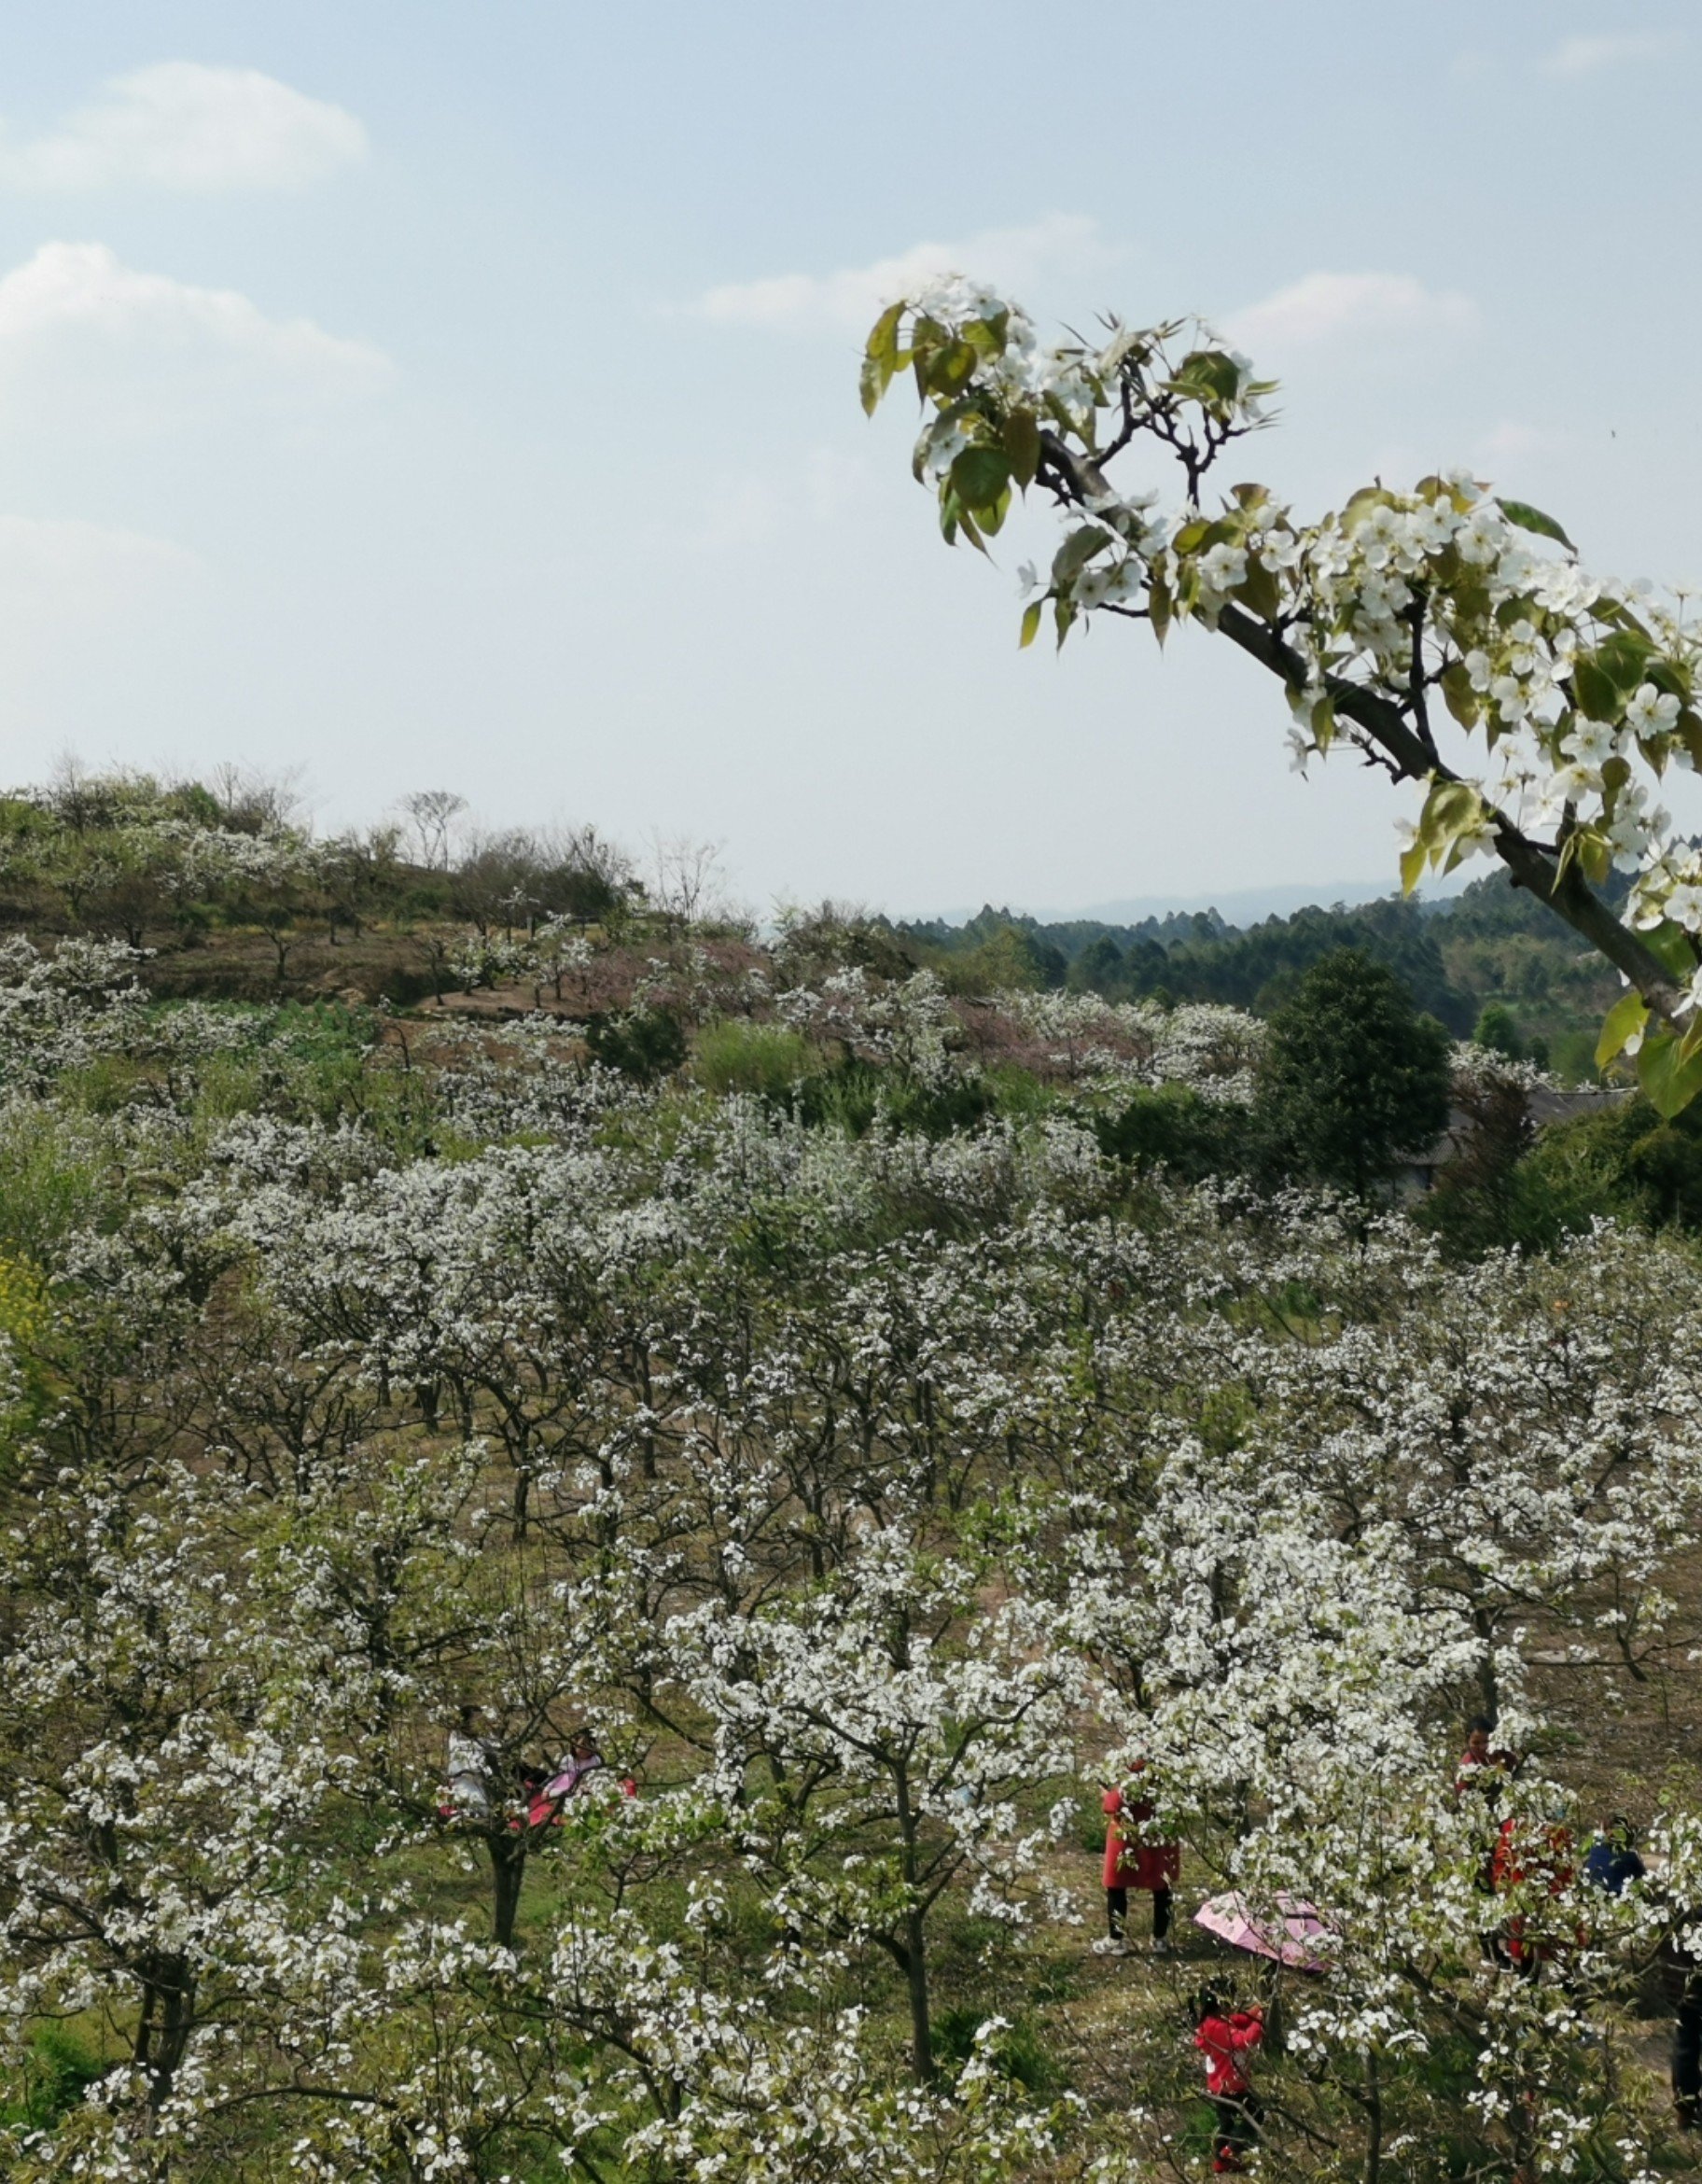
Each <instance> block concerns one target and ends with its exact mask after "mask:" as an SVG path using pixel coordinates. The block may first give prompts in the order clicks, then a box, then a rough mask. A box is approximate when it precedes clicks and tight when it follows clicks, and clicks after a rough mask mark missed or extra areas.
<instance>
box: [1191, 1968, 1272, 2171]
mask: <svg viewBox="0 0 1702 2184" xmlns="http://www.w3.org/2000/svg"><path fill="white" fill-rule="evenodd" d="M1193 2021H1194V2029H1193V2044H1194V2046H1195V2047H1196V2048H1197V2049H1198V2050H1199V2051H1200V2053H1201V2054H1202V2055H1203V2056H1204V2057H1205V2059H1206V2091H1207V2093H1209V2094H1210V2095H1211V2109H1212V2128H1211V2166H1212V2172H1213V2174H1214V2175H1216V2176H1222V2175H1224V2174H1226V2173H1235V2172H1236V2171H1239V2170H1241V2169H1243V2168H1245V2167H1246V2165H1247V2164H1246V2163H1244V2162H1243V2161H1242V2159H1241V2157H1242V2155H1243V2154H1244V2153H1246V2152H1247V2151H1248V2150H1249V2149H1250V2148H1251V2147H1253V2146H1254V2145H1256V2144H1257V2142H1258V2137H1259V2118H1260V2113H1261V2110H1260V2105H1259V2096H1258V2094H1257V2093H1254V2091H1253V2089H1252V2084H1251V2082H1250V2080H1249V2078H1248V2075H1247V2064H1248V2059H1249V2057H1250V2056H1251V2054H1252V2051H1253V2050H1254V2049H1255V2048H1256V2047H1257V2046H1258V2045H1259V2043H1260V2041H1261V2040H1262V2039H1263V2037H1264V2011H1263V2009H1260V2007H1259V2005H1258V2004H1257V2003H1255V2004H1254V2005H1253V2007H1252V2009H1233V2008H1232V2007H1231V2005H1230V2004H1229V2002H1228V2001H1226V2000H1225V1999H1224V1998H1223V1997H1222V1996H1221V1995H1219V1994H1217V1993H1216V1992H1215V1990H1214V1989H1212V1988H1210V1987H1202V1988H1201V1989H1200V1992H1199V1994H1198V1995H1196V1996H1195V1998H1194V2005H1193Z"/></svg>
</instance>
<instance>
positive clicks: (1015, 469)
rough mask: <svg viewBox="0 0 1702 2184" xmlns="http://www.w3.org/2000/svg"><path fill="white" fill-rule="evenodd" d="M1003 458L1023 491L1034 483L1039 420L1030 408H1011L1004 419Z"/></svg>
mask: <svg viewBox="0 0 1702 2184" xmlns="http://www.w3.org/2000/svg"><path fill="white" fill-rule="evenodd" d="M1004 441H1005V460H1006V461H1007V462H1008V463H1009V464H1010V466H1011V477H1012V478H1013V479H1014V480H1015V482H1016V483H1017V484H1018V485H1020V486H1021V487H1022V488H1023V490H1024V491H1025V492H1026V491H1027V489H1028V487H1029V486H1030V485H1032V484H1033V483H1034V473H1035V472H1036V470H1038V469H1039V467H1040V427H1039V419H1038V418H1037V417H1036V415H1035V413H1034V412H1033V411H1032V410H1012V411H1011V413H1010V415H1009V416H1008V417H1007V418H1006V419H1005V433H1004Z"/></svg>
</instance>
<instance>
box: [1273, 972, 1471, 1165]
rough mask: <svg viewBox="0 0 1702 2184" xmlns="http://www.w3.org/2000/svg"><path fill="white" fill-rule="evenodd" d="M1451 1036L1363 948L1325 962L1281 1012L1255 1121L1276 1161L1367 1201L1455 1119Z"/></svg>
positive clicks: (1301, 985)
mask: <svg viewBox="0 0 1702 2184" xmlns="http://www.w3.org/2000/svg"><path fill="white" fill-rule="evenodd" d="M1448 1099H1449V1073H1448V1035H1447V1033H1446V1032H1445V1031H1444V1029H1443V1028H1442V1026H1441V1025H1440V1024H1438V1023H1436V1022H1435V1021H1434V1020H1433V1019H1431V1018H1430V1017H1428V1016H1421V1015H1419V1014H1418V1013H1417V1011H1416V1009H1415V1008H1414V1006H1413V1003H1412V1000H1411V997H1410V996H1409V995H1408V993H1407V991H1406V988H1405V987H1403V986H1402V983H1401V981H1400V980H1399V979H1398V978H1397V977H1396V976H1395V974H1394V973H1393V972H1391V971H1389V970H1388V969H1386V968H1385V967H1384V965H1382V964H1381V963H1374V962H1373V961H1372V959H1371V958H1370V957H1369V956H1365V955H1361V954H1360V951H1359V950H1358V949H1356V948H1342V949H1338V950H1337V951H1336V952H1335V953H1334V954H1333V955H1329V956H1326V957H1324V958H1323V959H1322V960H1321V961H1320V962H1318V963H1315V964H1314V965H1313V966H1312V968H1311V970H1309V971H1308V972H1307V973H1306V974H1305V976H1304V978H1303V979H1302V980H1301V982H1300V984H1299V986H1298V987H1296V989H1295V992H1294V996H1293V999H1292V1000H1291V1001H1289V1002H1288V1003H1287V1005H1286V1006H1285V1007H1283V1008H1282V1009H1280V1010H1279V1011H1278V1012H1277V1015H1276V1016H1275V1017H1273V1019H1272V1021H1271V1036H1270V1044H1269V1046H1268V1048H1267V1049H1266V1053H1265V1057H1264V1061H1263V1065H1262V1067H1261V1070H1260V1076H1259V1088H1258V1093H1257V1096H1256V1099H1255V1103H1254V1122H1255V1127H1256V1128H1257V1130H1258V1133H1259V1137H1260V1140H1261V1142H1262V1144H1263V1146H1264V1147H1265V1148H1266V1149H1267V1155H1268V1157H1269V1159H1270V1161H1271V1163H1272V1165H1273V1166H1274V1168H1275V1169H1277V1171H1278V1172H1279V1173H1282V1174H1285V1175H1291V1176H1304V1177H1307V1178H1310V1179H1311V1180H1313V1181H1315V1182H1318V1183H1331V1184H1333V1185H1334V1186H1335V1187H1336V1188H1337V1189H1339V1190H1345V1191H1348V1192H1351V1193H1352V1194H1353V1196H1354V1197H1359V1198H1369V1197H1374V1195H1375V1194H1376V1193H1377V1192H1378V1191H1379V1190H1381V1189H1383V1188H1386V1187H1387V1186H1388V1183H1391V1182H1392V1181H1393V1179H1394V1177H1395V1175H1396V1173H1397V1172H1398V1171H1399V1169H1401V1167H1402V1165H1403V1163H1404V1162H1405V1161H1406V1160H1407V1159H1409V1158H1411V1157H1412V1155H1415V1154H1417V1153H1421V1152H1423V1151H1424V1150H1425V1149H1426V1148H1427V1147H1429V1146H1430V1145H1432V1144H1433V1143H1434V1142H1435V1141H1436V1140H1437V1139H1438V1138H1439V1137H1440V1136H1441V1135H1442V1133H1443V1131H1444V1129H1445V1128H1446V1127H1447V1121H1448Z"/></svg>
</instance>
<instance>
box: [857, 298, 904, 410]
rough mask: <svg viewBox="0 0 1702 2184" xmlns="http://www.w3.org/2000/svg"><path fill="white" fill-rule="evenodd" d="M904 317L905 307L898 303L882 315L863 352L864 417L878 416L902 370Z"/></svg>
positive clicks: (876, 322)
mask: <svg viewBox="0 0 1702 2184" xmlns="http://www.w3.org/2000/svg"><path fill="white" fill-rule="evenodd" d="M903 316H904V306H903V304H902V303H894V304H891V305H889V306H888V308H887V309H886V310H885V311H883V312H882V314H881V315H880V316H879V317H878V318H877V319H876V320H875V322H874V325H873V328H872V329H871V332H870V335H869V340H868V343H867V345H866V346H865V348H864V350H863V413H864V414H865V415H866V416H871V417H872V415H873V414H874V409H875V404H876V403H877V402H878V401H879V400H880V399H881V397H882V396H883V395H884V394H885V393H886V389H887V388H888V387H889V386H890V385H892V375H893V373H894V372H895V371H897V370H898V368H899V325H900V320H901V319H902V318H903Z"/></svg>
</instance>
